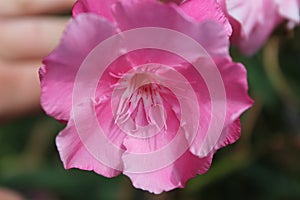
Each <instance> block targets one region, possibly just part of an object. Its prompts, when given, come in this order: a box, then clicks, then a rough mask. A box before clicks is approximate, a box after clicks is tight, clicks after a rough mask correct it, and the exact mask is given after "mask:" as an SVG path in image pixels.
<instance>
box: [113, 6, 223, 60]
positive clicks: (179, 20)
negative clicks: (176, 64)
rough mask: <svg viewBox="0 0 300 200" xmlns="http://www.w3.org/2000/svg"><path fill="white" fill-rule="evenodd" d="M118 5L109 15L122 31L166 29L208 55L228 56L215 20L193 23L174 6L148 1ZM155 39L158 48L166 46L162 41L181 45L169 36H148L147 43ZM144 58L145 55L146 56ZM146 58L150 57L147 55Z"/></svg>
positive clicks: (219, 28)
mask: <svg viewBox="0 0 300 200" xmlns="http://www.w3.org/2000/svg"><path fill="white" fill-rule="evenodd" d="M121 2H122V3H121ZM121 2H118V3H116V4H115V6H114V8H113V13H114V16H115V18H116V22H117V23H118V26H119V28H120V29H121V30H122V31H125V30H131V29H135V28H142V27H158V28H166V29H170V30H174V31H178V32H180V33H183V34H186V35H187V36H189V37H190V38H192V39H194V40H196V41H197V42H198V43H199V44H200V45H202V46H203V48H204V49H205V50H206V51H207V52H208V53H209V54H211V55H227V54H228V48H229V41H228V40H227V39H226V34H227V33H226V31H225V30H224V28H223V26H221V25H219V24H218V21H216V20H214V19H210V18H208V19H207V21H206V20H205V19H206V18H204V19H203V22H201V23H197V22H196V21H194V20H193V19H191V18H190V17H189V16H187V15H186V14H185V13H183V12H182V10H181V9H180V8H179V7H178V6H176V5H174V4H162V3H158V2H155V1H149V0H142V1H134V0H132V1H121ZM153 10H155V12H153ZM158 37H160V38H159V39H160V41H161V42H162V46H164V45H166V41H168V43H171V44H174V45H181V46H182V44H179V43H178V41H176V39H175V38H172V37H170V35H167V36H163V35H161V36H152V37H151V38H149V40H150V39H158ZM190 51H192V50H190ZM147 53H149V52H147ZM194 53H195V52H194ZM144 55H145V56H147V55H146V53H145V54H144ZM149 55H150V56H151V54H149ZM152 57H155V56H152ZM161 57H162V56H161ZM164 59H168V56H167V57H166V56H164ZM172 59H173V58H172ZM172 59H170V60H172Z"/></svg>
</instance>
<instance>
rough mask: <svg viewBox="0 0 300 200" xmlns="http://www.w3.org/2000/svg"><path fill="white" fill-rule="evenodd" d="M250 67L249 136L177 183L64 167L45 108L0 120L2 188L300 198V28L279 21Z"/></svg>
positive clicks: (37, 193) (188, 199)
mask: <svg viewBox="0 0 300 200" xmlns="http://www.w3.org/2000/svg"><path fill="white" fill-rule="evenodd" d="M232 56H233V59H234V60H236V61H240V62H242V63H244V65H245V66H246V68H247V69H248V77H249V87H250V94H251V96H252V97H253V99H254V100H255V105H254V106H253V107H252V108H251V109H250V110H249V111H247V112H246V113H245V114H244V115H243V117H242V124H243V133H242V137H241V139H240V140H239V141H238V142H237V143H235V144H233V145H230V146H228V147H226V148H223V149H222V150H220V151H218V152H217V153H216V155H215V157H214V161H213V164H212V167H211V169H210V170H209V171H208V173H206V174H205V175H199V176H197V177H196V178H194V179H192V180H190V181H189V182H188V183H187V186H186V188H185V189H177V190H174V191H171V192H168V193H164V194H161V195H151V194H149V193H147V192H143V191H141V190H137V189H134V188H133V187H132V186H131V184H130V181H129V180H128V178H127V177H125V176H119V177H117V178H113V179H107V178H104V177H102V176H99V175H96V174H94V173H93V172H87V171H80V170H76V169H72V170H68V171H66V170H64V169H63V165H62V163H61V161H60V159H59V155H58V152H57V150H56V146H55V136H56V135H57V133H58V132H59V131H60V130H61V129H62V128H63V127H64V126H63V125H61V124H60V123H58V122H56V121H55V120H53V119H51V118H49V117H47V116H45V115H44V114H39V115H31V116H26V117H24V118H22V119H18V120H15V121H10V122H6V123H2V124H0V187H5V188H10V189H13V190H15V191H18V192H20V193H21V194H23V195H24V196H25V197H26V198H27V199H33V200H77V199H78V200H81V199H104V200H106V199H107V200H109V199H121V200H126V199H128V200H129V199H136V200H140V199H184V200H196V199H197V200H198V199H200V200H201V199H204V200H210V199H212V200H214V199H216V200H219V199H244V200H247V199H251V200H252V199H255V200H260V199H262V200H277V199H278V200H284V199H287V200H294V199H295V200H296V199H300V28H299V27H298V28H297V29H296V30H295V31H294V32H289V33H286V32H285V31H284V28H279V29H278V30H277V31H276V32H275V33H274V34H273V36H272V37H271V38H270V40H269V41H268V43H267V44H266V45H265V47H264V48H263V49H262V50H261V51H260V52H258V53H257V54H256V55H254V56H252V57H245V56H242V55H240V54H239V53H238V51H237V50H236V49H234V48H233V49H232Z"/></svg>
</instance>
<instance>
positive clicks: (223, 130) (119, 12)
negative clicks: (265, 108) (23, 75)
mask: <svg viewBox="0 0 300 200" xmlns="http://www.w3.org/2000/svg"><path fill="white" fill-rule="evenodd" d="M202 4H203V6H205V7H206V8H207V9H210V10H208V11H207V12H208V13H214V12H219V10H218V9H215V8H216V7H215V3H213V2H208V1H207V2H202ZM73 16H74V19H73V20H72V21H71V22H70V23H69V25H68V26H67V29H66V31H65V34H64V36H63V38H62V40H61V43H60V45H59V46H58V47H57V48H56V49H55V50H54V51H53V52H52V53H51V54H50V55H49V56H48V57H47V58H45V59H44V61H43V63H44V66H43V67H42V68H41V69H40V76H41V85H42V96H41V103H42V106H43V108H44V110H45V111H46V113H47V114H49V115H51V116H53V117H54V118H56V119H57V120H60V121H65V122H67V126H66V128H65V129H64V130H62V131H61V132H60V134H59V135H58V136H57V139H56V144H57V147H58V150H59V153H60V156H61V160H62V161H63V164H64V166H65V168H66V169H69V168H79V169H83V170H93V171H95V172H96V173H98V174H101V175H103V176H106V177H114V176H117V175H119V174H120V173H123V174H125V175H127V176H128V177H129V178H130V179H131V181H132V183H133V185H134V186H135V187H137V188H141V189H144V190H148V191H150V192H153V193H161V192H163V191H169V190H171V189H174V188H178V187H184V185H185V183H186V181H187V180H188V179H190V178H191V177H194V176H195V175H196V174H203V173H205V172H206V171H207V170H208V169H209V167H210V164H211V161H212V157H213V154H214V153H215V152H216V151H217V150H218V149H219V148H221V147H224V146H226V145H228V144H231V143H233V142H235V141H236V140H237V139H238V138H239V137H240V132H241V128H240V124H239V116H240V115H241V114H242V113H243V112H244V111H245V110H246V109H247V108H249V107H250V106H251V104H252V100H251V99H250V98H249V96H248V94H247V80H246V70H245V68H244V67H243V66H242V65H241V64H238V63H234V62H232V60H231V58H230V56H229V53H228V48H229V41H228V32H227V31H228V30H226V28H224V26H223V24H222V23H223V21H222V20H221V21H219V20H220V19H222V17H220V16H221V14H213V15H212V14H206V13H205V12H203V13H202V14H201V15H200V14H199V15H198V20H199V21H200V22H197V21H196V20H194V19H192V18H191V17H189V16H187V15H186V14H185V13H184V12H183V11H182V10H181V8H179V7H178V6H177V5H175V4H163V3H159V2H156V1H154V0H153V1H152V0H119V1H110V0H104V1H97V0H81V1H78V2H77V3H76V5H75V7H74V10H73ZM216 16H217V17H216Z"/></svg>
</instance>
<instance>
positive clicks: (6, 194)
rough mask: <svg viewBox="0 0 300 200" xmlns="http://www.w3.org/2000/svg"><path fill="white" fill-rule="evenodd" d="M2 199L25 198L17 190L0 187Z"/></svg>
mask: <svg viewBox="0 0 300 200" xmlns="http://www.w3.org/2000/svg"><path fill="white" fill-rule="evenodd" d="M0 199H1V200H23V199H24V198H23V197H21V196H20V194H18V193H17V192H15V191H12V190H9V189H5V188H0Z"/></svg>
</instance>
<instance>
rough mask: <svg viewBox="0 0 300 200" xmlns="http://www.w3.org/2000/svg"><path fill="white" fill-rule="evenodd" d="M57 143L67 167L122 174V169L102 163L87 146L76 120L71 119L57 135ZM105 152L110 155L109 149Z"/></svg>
mask: <svg viewBox="0 0 300 200" xmlns="http://www.w3.org/2000/svg"><path fill="white" fill-rule="evenodd" d="M56 145H57V148H58V151H59V154H60V158H61V160H62V162H63V163H64V167H65V168H66V169H70V168H78V169H82V170H93V171H95V172H96V173H98V174H101V175H103V176H106V177H114V176H117V175H118V174H120V171H117V170H115V169H112V168H110V167H108V166H105V165H104V164H102V163H101V162H100V161H99V160H97V159H96V158H95V157H94V156H93V155H92V154H91V153H90V152H89V151H88V150H87V149H86V148H85V146H84V144H83V143H82V141H81V139H80V137H79V135H78V133H77V130H76V126H75V124H74V120H70V121H69V122H68V125H67V127H66V128H65V129H64V130H63V131H62V132H61V133H60V134H59V135H58V136H57V138H56ZM103 153H106V154H107V156H108V157H110V155H109V151H103Z"/></svg>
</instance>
